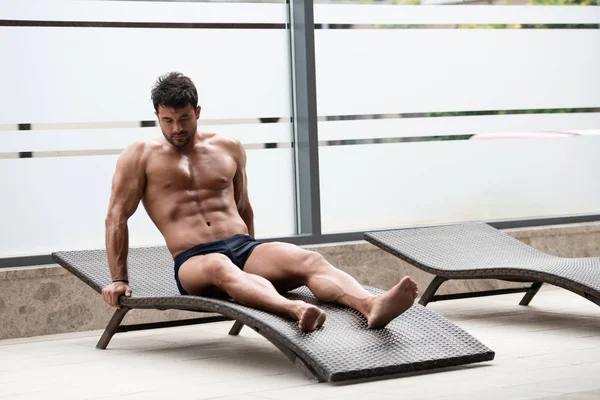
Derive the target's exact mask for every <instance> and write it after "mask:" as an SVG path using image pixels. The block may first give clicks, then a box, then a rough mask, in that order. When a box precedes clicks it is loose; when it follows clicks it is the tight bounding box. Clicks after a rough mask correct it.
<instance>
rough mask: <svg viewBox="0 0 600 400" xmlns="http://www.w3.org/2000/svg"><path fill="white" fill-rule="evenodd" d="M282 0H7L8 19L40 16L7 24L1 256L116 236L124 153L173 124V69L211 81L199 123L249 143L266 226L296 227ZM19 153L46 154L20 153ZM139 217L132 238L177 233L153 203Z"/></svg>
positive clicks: (203, 85) (202, 88)
mask: <svg viewBox="0 0 600 400" xmlns="http://www.w3.org/2000/svg"><path fill="white" fill-rule="evenodd" d="M279 3H281V4H254V3H247V4H242V3H219V4H210V3H205V4H198V3H189V2H188V3H173V2H63V3H62V6H61V7H62V8H61V7H58V6H57V5H56V4H55V3H53V5H52V7H50V6H49V5H48V4H47V2H32V3H28V4H29V6H31V4H37V5H38V6H39V7H37V8H36V7H31V8H30V7H29V6H28V7H25V3H19V5H18V6H15V7H12V8H11V7H6V5H4V3H2V5H0V10H1V12H2V13H3V15H5V14H4V11H7V12H8V11H10V12H9V14H6V16H5V17H4V18H7V19H15V20H21V21H27V20H31V21H38V22H33V23H32V24H33V25H36V24H38V26H4V27H0V54H2V59H3V72H4V73H3V74H2V76H1V77H0V85H2V88H3V96H2V97H1V99H0V108H2V110H3V112H2V113H1V114H0V128H1V129H2V132H0V181H2V182H3V184H4V188H5V190H4V191H3V196H2V197H1V198H0V219H1V220H2V221H3V226H4V227H5V228H4V229H3V230H2V232H1V234H0V242H1V243H0V257H12V256H23V255H34V254H48V253H50V252H52V251H58V250H76V249H89V248H103V247H104V218H105V216H106V211H107V206H108V199H109V196H110V186H111V177H112V174H113V172H114V169H115V163H116V159H117V155H116V154H113V153H115V152H119V151H120V150H121V149H122V148H123V147H125V146H126V145H127V144H129V143H131V142H133V141H135V140H142V139H147V138H149V137H155V136H157V135H160V131H159V130H158V128H155V127H151V125H152V124H154V121H155V116H154V114H153V111H154V110H153V106H152V104H151V102H150V90H151V87H152V85H153V84H154V82H155V80H156V78H157V77H158V76H159V75H161V74H163V73H165V72H168V71H173V70H175V71H181V72H183V73H184V74H186V75H188V76H190V77H191V78H192V79H193V80H194V82H195V84H196V86H197V87H198V90H199V95H200V104H201V106H202V113H201V120H200V125H199V129H200V130H202V131H214V132H218V133H222V134H231V135H234V136H236V137H238V138H239V139H240V140H241V141H242V142H243V143H244V145H245V147H246V149H247V154H248V163H247V173H248V181H249V183H248V185H249V193H250V199H251V202H252V204H253V208H254V211H255V217H256V222H255V226H256V235H257V237H266V236H269V237H270V236H287V235H293V234H295V232H296V231H295V225H296V222H295V189H294V188H295V182H294V170H293V166H294V161H293V148H292V146H291V142H292V125H291V122H290V121H291V82H290V47H289V46H290V44H289V32H288V31H287V30H286V27H287V15H288V10H287V5H286V4H285V3H284V2H283V1H281V2H279ZM9 9H10V10H9ZM185 10H187V11H185ZM183 11H185V12H183ZM39 21H41V22H39ZM64 21H75V22H77V21H79V22H81V21H92V22H94V24H92V26H91V27H87V26H84V24H82V25H83V26H81V25H77V23H75V26H70V24H71V23H64V24H62V25H61V22H64ZM44 23H46V25H44ZM121 23H122V24H124V25H119V24H121ZM111 24H112V25H111ZM165 24H170V25H165ZM182 24H185V25H182ZM207 24H209V25H207ZM210 24H213V25H210ZM215 24H216V25H215ZM23 25H26V24H25V23H24V24H23ZM4 39H5V40H4ZM149 125H150V127H142V126H149ZM17 129H20V130H17ZM19 152H21V156H23V155H33V158H9V157H18V155H19ZM22 152H33V153H32V154H30V153H27V154H23V153H22ZM103 152H104V153H103ZM111 152H112V153H111ZM107 153H108V155H102V154H107ZM90 154H95V155H90ZM99 154H100V155H99ZM78 155H81V156H78ZM275 188H276V190H275ZM129 225H130V232H131V235H130V244H131V245H132V246H146V245H161V244H164V240H163V238H162V237H161V235H160V233H159V232H158V230H157V229H156V228H155V227H154V225H153V224H152V222H151V221H150V219H149V218H148V216H147V214H146V213H145V211H144V209H143V207H142V206H140V207H139V208H138V211H137V212H136V214H135V215H134V216H133V217H132V218H131V220H130V224H129Z"/></svg>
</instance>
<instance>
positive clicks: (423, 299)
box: [419, 276, 447, 306]
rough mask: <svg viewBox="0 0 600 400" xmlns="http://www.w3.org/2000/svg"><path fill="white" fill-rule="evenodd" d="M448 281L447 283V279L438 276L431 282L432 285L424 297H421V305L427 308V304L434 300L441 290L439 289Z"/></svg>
mask: <svg viewBox="0 0 600 400" xmlns="http://www.w3.org/2000/svg"><path fill="white" fill-rule="evenodd" d="M446 281H447V279H446V278H442V277H440V276H436V277H435V278H433V280H432V281H431V283H430V284H429V286H428V287H427V289H426V290H425V293H423V296H421V300H419V304H420V305H422V306H426V305H427V303H429V302H430V301H431V299H433V295H434V294H435V292H436V291H437V290H438V289H439V287H440V286H441V285H442V283H444V282H446Z"/></svg>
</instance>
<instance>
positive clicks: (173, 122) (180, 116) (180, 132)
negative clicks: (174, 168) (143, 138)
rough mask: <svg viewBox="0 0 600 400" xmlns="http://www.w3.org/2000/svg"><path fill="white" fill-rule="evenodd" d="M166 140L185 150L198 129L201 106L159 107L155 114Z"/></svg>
mask: <svg viewBox="0 0 600 400" xmlns="http://www.w3.org/2000/svg"><path fill="white" fill-rule="evenodd" d="M154 114H156V116H157V117H158V122H159V124H160V130H161V131H162V133H163V135H164V137H165V139H167V141H168V142H169V143H171V144H172V145H173V146H175V147H176V148H184V147H185V146H187V144H188V143H189V142H190V141H191V140H192V138H193V137H194V135H195V134H196V130H197V129H198V118H199V117H200V106H198V107H196V109H195V110H194V107H192V106H191V105H190V104H188V105H187V106H185V107H183V108H169V107H163V106H158V111H157V112H155V113H154Z"/></svg>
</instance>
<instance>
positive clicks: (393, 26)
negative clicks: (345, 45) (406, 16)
mask: <svg viewBox="0 0 600 400" xmlns="http://www.w3.org/2000/svg"><path fill="white" fill-rule="evenodd" d="M514 25H517V24H438V25H436V24H315V29H318V30H331V29H342V30H349V29H354V30H356V29H382V30H385V29H600V26H599V25H598V24H593V23H590V24H573V23H569V22H564V23H553V24H518V27H515V26H514Z"/></svg>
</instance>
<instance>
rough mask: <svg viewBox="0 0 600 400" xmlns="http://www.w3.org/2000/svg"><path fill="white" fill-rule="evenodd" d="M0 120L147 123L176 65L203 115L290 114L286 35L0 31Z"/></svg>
mask: <svg viewBox="0 0 600 400" xmlns="http://www.w3.org/2000/svg"><path fill="white" fill-rule="evenodd" d="M0 54H2V56H3V60H2V71H3V73H2V74H1V75H0V85H1V87H2V91H3V93H9V94H10V95H9V96H0V109H2V113H0V124H11V123H36V122H40V123H61V122H97V121H144V120H153V119H154V118H155V117H154V114H153V111H154V108H153V106H152V103H151V101H150V90H151V88H152V86H153V84H154V82H155V81H156V78H158V76H159V75H162V74H164V73H165V72H169V71H180V72H183V73H184V74H186V75H188V76H190V77H191V78H192V79H193V80H194V82H195V84H196V86H197V88H198V91H199V97H200V104H201V105H202V114H201V116H202V117H203V118H206V119H227V118H230V119H235V118H258V117H289V116H290V115H291V100H290V97H291V96H290V94H291V86H290V73H289V70H290V62H289V38H288V33H287V32H286V31H285V30H284V29H281V30H278V29H271V30H268V29H267V30H259V29H249V30H244V29H232V30H223V29H196V30H194V29H146V28H144V29H131V28H23V27H0Z"/></svg>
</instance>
